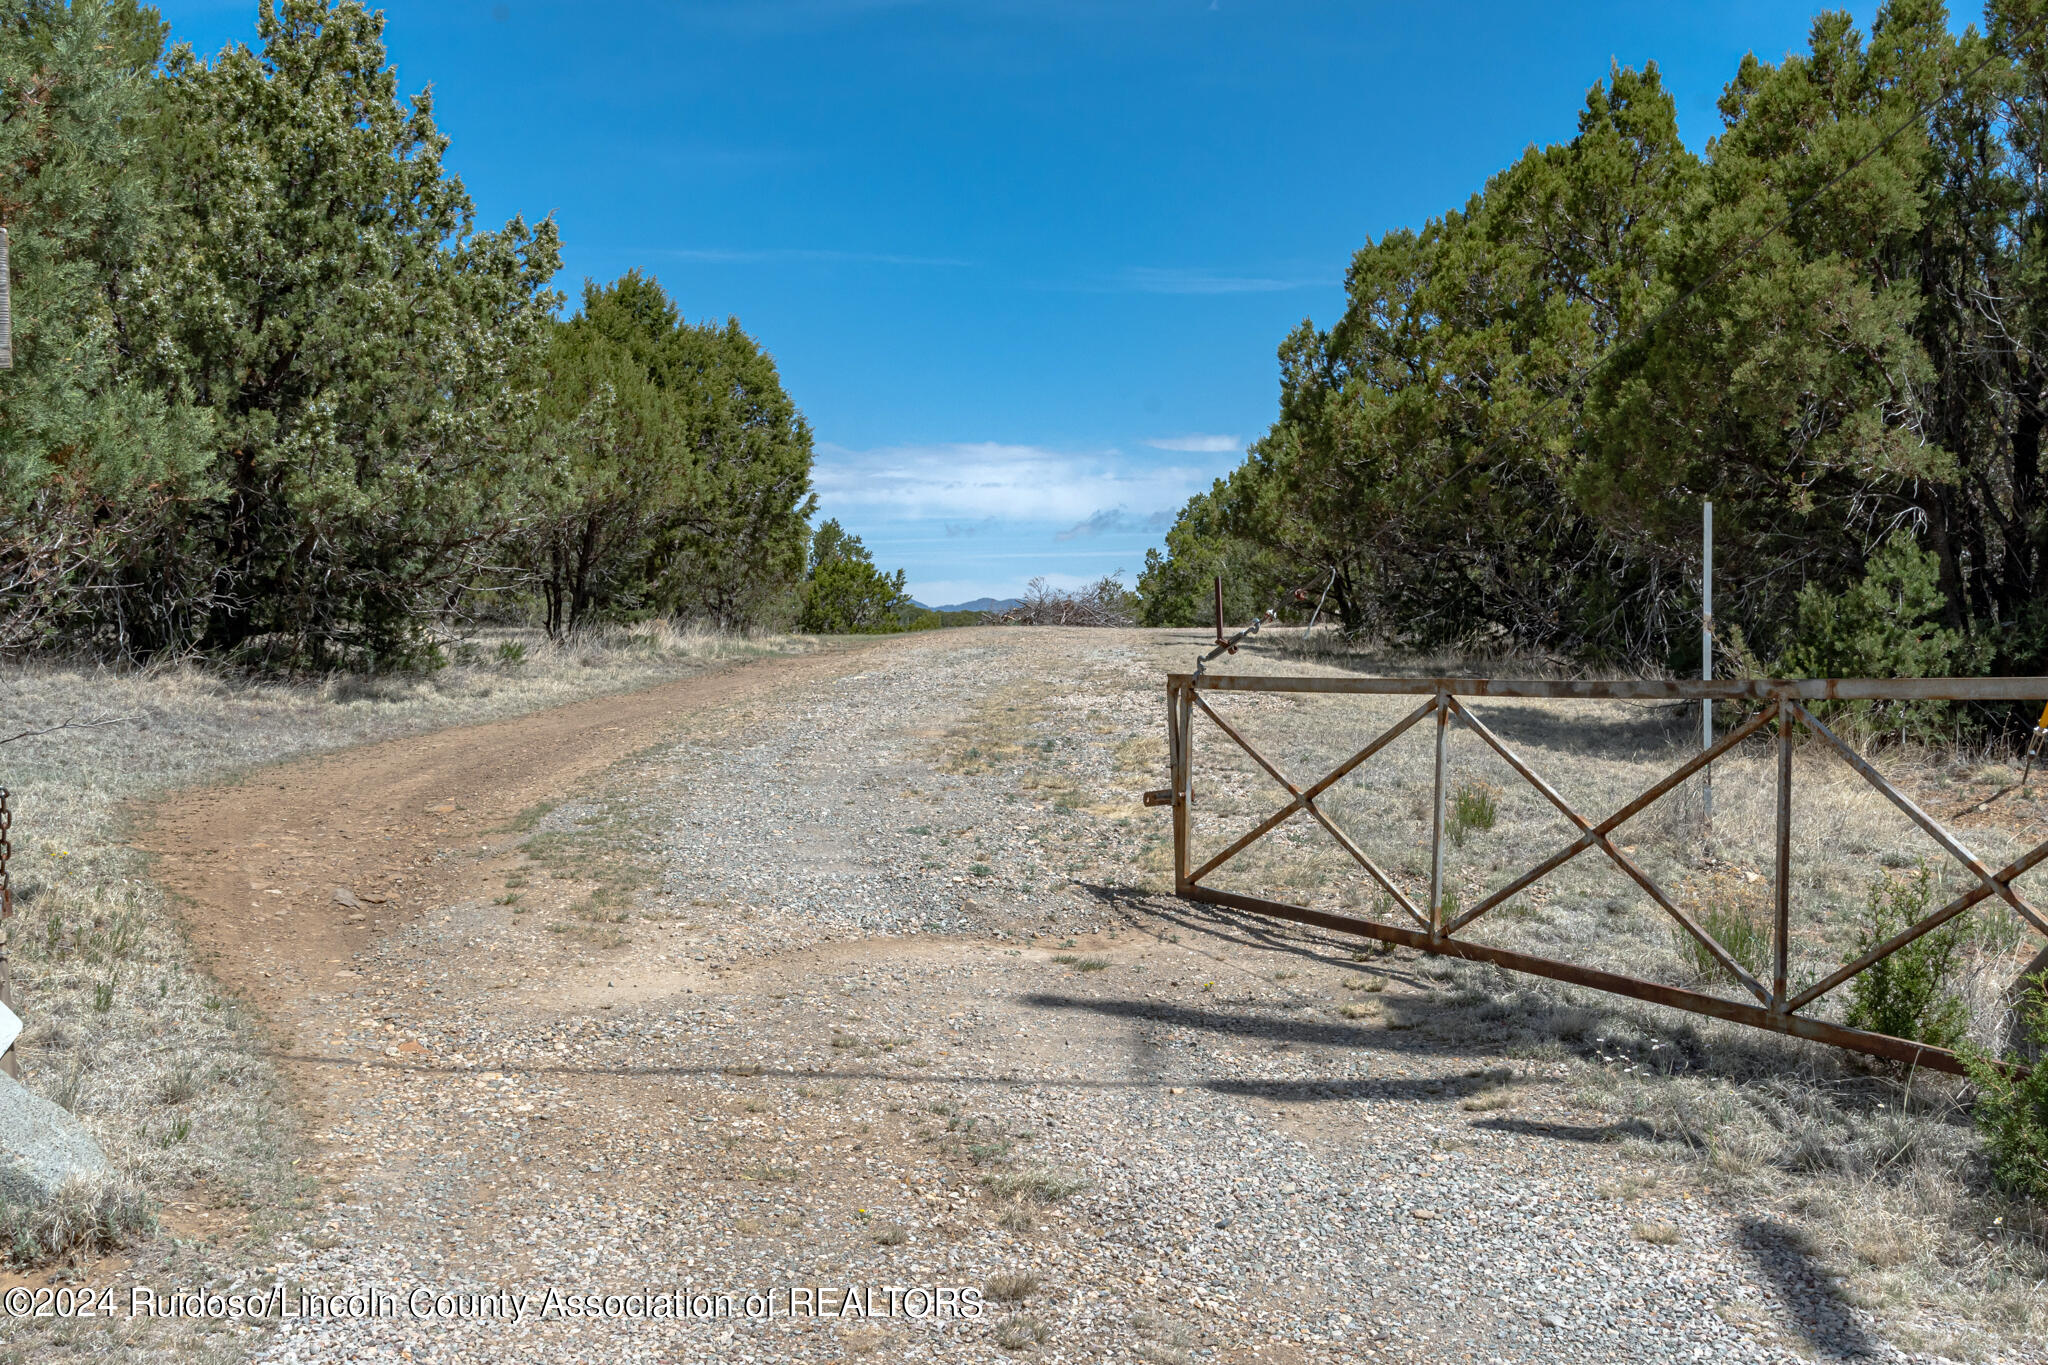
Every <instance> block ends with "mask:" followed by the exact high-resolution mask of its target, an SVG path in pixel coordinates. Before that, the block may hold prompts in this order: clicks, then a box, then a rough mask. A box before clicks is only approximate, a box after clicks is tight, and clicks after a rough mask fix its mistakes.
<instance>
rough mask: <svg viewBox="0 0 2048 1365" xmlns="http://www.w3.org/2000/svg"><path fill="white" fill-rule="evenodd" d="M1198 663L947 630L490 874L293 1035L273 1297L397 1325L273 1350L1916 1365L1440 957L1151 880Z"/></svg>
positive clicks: (597, 786)
mask: <svg viewBox="0 0 2048 1365" xmlns="http://www.w3.org/2000/svg"><path fill="white" fill-rule="evenodd" d="M1193 639H1194V637H1193V636H1192V635H1189V636H1185V637H1182V636H1171V637H1168V636H1162V635H1161V634H1159V633H1139V632H1131V633H1128V634H1116V633H1089V632H1049V631H1048V632H994V631H962V632H944V633H939V632H934V633H933V634H932V635H930V636H925V637H911V638H909V639H906V640H903V641H900V642H896V643H892V644H889V645H887V646H884V647H878V648H875V649H871V650H866V651H863V652H861V653H859V654H857V655H849V656H845V657H844V658H842V659H840V660H838V661H837V662H836V663H835V664H834V665H833V667H832V669H829V670H828V669H823V668H820V669H814V670H813V671H812V672H811V673H810V674H808V675H806V676H804V677H801V678H798V679H795V680H794V681H793V682H792V683H791V684H790V685H789V686H788V687H787V688H783V689H773V690H756V691H753V692H751V693H748V694H746V695H743V696H739V697H736V698H733V699H729V700H726V701H722V702H720V703H718V704H716V705H711V706H707V707H704V708H701V709H698V710H696V711H692V712H689V713H687V714H684V715H680V716H678V717H677V718H676V719H675V720H674V722H673V725H672V727H671V728H670V730H669V731H667V732H666V733H665V735H664V737H663V738H662V740H661V742H660V743H659V744H658V745H656V747H653V748H648V749H643V750H641V751H640V752H638V753H636V754H634V755H632V756H631V757H629V758H626V759H625V760H624V761H622V762H620V763H619V764H617V765H616V766H614V767H612V768H611V769H610V770H609V771H608V772H607V773H606V774H605V775H604V776H603V777H602V778H600V779H598V780H597V781H595V782H593V783H589V784H586V785H585V786H584V787H583V788H582V789H580V790H578V791H577V792H575V793H573V794H572V796H571V799H565V800H562V801H561V802H560V803H559V804H556V805H554V806H553V808H552V809H548V810H546V811H544V812H542V811H538V810H533V811H529V812H528V814H527V818H526V819H525V820H523V821H521V822H519V823H518V826H517V827H515V828H505V827H503V826H500V827H496V828H494V829H481V828H479V829H474V830H470V831H468V832H466V833H462V834H460V835H459V836H457V835H450V836H449V837H448V838H447V840H446V842H445V844H444V845H442V846H440V847H438V848H437V849H436V850H435V857H434V860H433V861H434V864H435V869H434V870H433V872H432V875H433V876H438V877H439V879H440V880H439V881H438V882H435V883H434V885H436V886H437V887H438V888H439V889H438V892H437V895H436V898H435V899H434V900H433V901H432V903H431V908H429V909H428V910H427V911H426V912H425V913H424V914H421V915H419V916H418V917H416V918H413V919H412V920H410V922H409V923H407V924H405V925H404V926H403V927H398V928H393V929H392V930H391V931H390V932H388V933H383V934H380V935H375V936H369V937H363V936H358V937H357V938H356V939H352V940H350V941H349V944H348V951H346V952H345V953H344V952H342V951H339V950H337V951H336V952H335V956H334V960H331V961H329V960H325V959H323V960H321V961H319V962H318V963H310V962H309V963H303V964H301V965H300V966H299V967H295V968H294V969H293V970H294V971H295V972H302V973H303V976H294V977H293V978H292V979H294V980H304V981H306V983H307V984H306V986H305V988H304V989H303V990H302V991H300V992H298V993H295V994H292V995H289V996H288V997H284V998H280V999H279V1000H278V1001H277V1002H276V1003H275V1004H273V1005H272V1006H271V1008H272V1011H273V1013H274V1014H276V1015H278V1016H279V1018H278V1023H279V1027H280V1029H281V1031H282V1032H283V1033H284V1034H285V1035H286V1037H287V1039H288V1046H289V1048H290V1049H291V1050H292V1052H293V1055H294V1056H295V1057H296V1058H297V1059H298V1063H299V1065H300V1067H301V1071H300V1074H301V1075H302V1076H303V1077H305V1078H306V1080H305V1085H306V1088H307V1089H308V1091H309V1096H311V1095H314V1094H317V1098H311V1097H309V1101H308V1103H309V1107H310V1108H311V1110H312V1112H314V1113H316V1114H317V1120H316V1121H317V1123H318V1125H319V1132H318V1133H317V1134H316V1137H317V1139H318V1143H319V1155H318V1162H319V1165H320V1170H321V1172H322V1175H323V1180H324V1184H323V1190H324V1194H323V1199H324V1201H325V1202H324V1206H323V1208H322V1211H321V1213H320V1214H319V1216H318V1217H317V1218H315V1219H314V1220H313V1221H312V1222H311V1223H310V1224H309V1225H308V1226H307V1228H306V1229H305V1230H304V1231H303V1232H301V1233H298V1234H293V1235H288V1236H286V1237H285V1238H284V1239H283V1241H282V1242H281V1243H280V1244H279V1246H280V1247H281V1253H280V1257H279V1259H277V1260H276V1261H275V1262H274V1263H272V1264H268V1265H265V1266H262V1267H260V1268H258V1269H257V1270H256V1271H254V1272H252V1274H251V1276H250V1277H249V1278H248V1280H247V1281H246V1282H245V1283H244V1284H243V1285H242V1286H241V1288H243V1289H245V1290H246V1289H248V1288H252V1287H262V1286H272V1285H282V1286H285V1287H286V1288H287V1289H288V1290H289V1291H290V1292H291V1293H293V1294H295V1295H296V1294H337V1293H347V1294H369V1295H372V1296H373V1298H372V1299H371V1300H369V1301H370V1302H372V1303H382V1304H384V1305H385V1306H386V1307H388V1309H389V1311H388V1314H386V1315H384V1316H369V1317H362V1316H354V1315H344V1316H339V1317H335V1318H331V1319H326V1320H321V1319H301V1320H299V1321H297V1322H295V1323H293V1324H292V1325H290V1326H288V1327H287V1328H285V1329H283V1330H264V1331H262V1332H260V1333H252V1334H250V1337H249V1344H250V1347H251V1349H253V1351H254V1352H255V1354H256V1357H257V1358H258V1359H262V1360H269V1361H327V1360H337V1359H362V1360H384V1359H410V1360H414V1361H511V1360H547V1361H562V1360H576V1361H593V1362H597V1361H619V1360H674V1361H720V1362H748V1361H771V1360H775V1361H781V1360H794V1361H813V1360H841V1359H849V1358H851V1359H873V1360H878V1361H899V1360H900V1361H918V1360H947V1361H953V1360H959V1361H974V1360H985V1361H994V1360H1031V1361H1044V1362H1065V1361H1131V1360H1145V1361H1154V1362H1184V1361H1204V1362H1208V1361H1219V1362H1222V1361H1263V1362H1280V1363H1282V1365H1286V1363H1287V1362H1310V1361H1314V1362H1323V1361H1417V1362H1422V1361H1474V1362H1481V1361H1515V1362H1523V1361H1528V1362H1549V1361H1555V1360H1559V1359H1572V1360H1584V1361H1639V1360H1673V1361H1695V1360H1697V1361H1788V1360H1801V1359H1804V1360H1811V1359H1820V1360H1864V1359H1877V1360H1894V1359H1907V1358H1916V1357H1909V1356H1907V1355H1905V1354H1904V1353H1902V1352H1901V1351H1900V1350H1899V1349H1898V1348H1897V1347H1896V1346H1894V1345H1893V1344H1891V1341H1892V1340H1893V1338H1894V1337H1895V1336H1896V1334H1895V1333H1888V1332H1887V1331H1886V1329H1885V1324H1883V1323H1880V1322H1878V1321H1877V1320H1875V1319H1874V1318H1873V1317H1872V1316H1871V1315H1870V1314H1869V1313H1867V1312H1866V1311H1864V1310H1863V1309H1860V1308H1857V1307H1854V1306H1852V1305H1851V1304H1849V1303H1848V1302H1846V1301H1845V1299H1844V1297H1843V1296H1842V1295H1841V1294H1840V1292H1839V1290H1838V1288H1837V1285H1836V1283H1835V1281H1834V1280H1833V1278H1832V1277H1831V1276H1829V1275H1828V1274H1827V1273H1826V1272H1825V1271H1824V1270H1823V1269H1822V1268H1821V1267H1819V1266H1818V1265H1816V1264H1815V1263H1814V1262H1813V1261H1811V1260H1810V1259H1809V1258H1808V1257H1807V1256H1806V1254H1805V1253H1803V1252H1802V1250H1801V1244H1800V1241H1799V1239H1798V1237H1797V1236H1796V1235H1795V1234H1794V1233H1793V1232H1792V1231H1791V1230H1790V1229H1788V1228H1786V1227H1784V1226H1782V1225H1781V1224H1780V1223H1779V1222H1777V1221H1776V1220H1775V1219H1774V1217H1773V1215H1772V1213H1771V1212H1770V1211H1769V1210H1767V1209H1759V1208H1751V1207H1742V1206H1739V1205H1736V1204H1733V1203H1731V1202H1729V1200H1728V1199H1727V1197H1725V1196H1723V1195H1719V1194H1714V1193H1710V1192H1709V1191H1707V1190H1706V1189H1704V1188H1702V1187H1700V1186H1699V1185H1697V1184H1694V1183H1690V1182H1689V1180H1688V1177H1687V1174H1686V1171H1687V1168H1686V1167H1685V1166H1684V1165H1683V1164H1681V1163H1674V1162H1669V1161H1662V1160H1646V1159H1644V1158H1641V1157H1632V1156H1630V1155H1628V1154H1627V1153H1626V1152H1625V1151H1624V1150H1623V1149H1622V1147H1621V1145H1620V1144H1618V1143H1617V1142H1616V1141H1614V1140H1613V1139H1614V1138H1615V1137H1616V1136H1617V1135H1618V1133H1619V1132H1620V1131H1621V1128H1620V1125H1619V1123H1618V1121H1617V1119H1616V1118H1615V1116H1613V1115H1605V1114H1601V1113H1599V1112H1595V1111H1589V1110H1588V1109H1586V1108H1584V1107H1583V1103H1582V1102H1581V1103H1578V1104H1575V1103H1574V1099H1573V1096H1574V1089H1575V1087H1574V1085H1573V1081H1572V1078H1573V1075H1574V1074H1575V1072H1574V1069H1575V1068H1576V1067H1579V1066H1581V1065H1582V1064H1583V1063H1582V1062H1580V1061H1578V1060H1576V1059H1574V1058H1572V1057H1569V1056H1563V1055H1561V1054H1558V1053H1552V1054H1550V1055H1547V1056H1535V1057H1531V1056H1526V1055H1524V1056H1514V1057H1510V1056H1504V1055H1500V1054H1499V1053H1498V1052H1490V1051H1488V1050H1487V1049H1486V1048H1485V1047H1483V1046H1480V1045H1478V1044H1475V1043H1472V1042H1471V1041H1469V1035H1466V1036H1461V1035H1460V1034H1458V1033H1457V1032H1456V1031H1455V1030H1451V1029H1446V1028H1438V1027H1436V1025H1435V1020H1436V1018H1437V1016H1438V1014H1439V1012H1440V1011H1442V1010H1443V1009H1445V1008H1447V1006H1446V1001H1447V1000H1448V999H1449V997H1450V995H1451V993H1452V992H1453V990H1454V980H1453V978H1452V977H1451V976H1450V975H1449V974H1448V973H1445V972H1444V971H1443V970H1442V968H1441V967H1440V965H1439V964H1436V963H1434V962H1432V961H1430V960H1427V959H1422V958H1418V957H1416V956H1415V955H1412V954H1409V953H1407V952H1399V953H1394V954H1392V955H1388V956H1379V955H1371V954H1363V953H1354V952H1353V951H1352V945H1350V944H1349V943H1344V942H1339V941H1338V940H1336V939H1335V938H1334V937H1325V936H1320V935H1317V934H1314V933H1309V932H1298V931H1296V930H1294V929H1291V928H1286V927H1280V926H1269V925H1264V924H1253V923H1247V922H1245V921H1244V920H1242V919H1239V918H1236V917H1233V916H1229V915H1227V914H1219V913H1216V912H1212V911H1210V910H1209V909H1207V908H1204V907H1197V906H1191V905H1188V904H1183V903H1181V902H1179V901H1176V900H1174V899H1172V898H1170V897H1167V896H1163V895H1160V894H1159V893H1158V891H1157V890H1156V889H1153V888H1156V887H1157V885H1158V883H1159V869H1160V867H1161V866H1162V864H1161V862H1160V857H1161V853H1160V842H1159V841H1160V839H1161V836H1162V835H1163V834H1164V833H1165V831H1166V820H1167V816H1166V812H1164V811H1146V810H1143V809H1141V808H1140V807H1139V806H1138V804H1137V796H1138V794H1139V793H1140V791H1141V790H1142V789H1143V788H1145V787H1147V786H1152V785H1157V784H1158V782H1159V781H1160V774H1159V772H1158V771H1157V764H1156V762H1148V761H1147V756H1148V755H1149V754H1150V753H1151V750H1149V749H1147V748H1146V747H1145V746H1146V745H1147V744H1148V743H1150V742H1152V738H1151V737H1152V736H1153V735H1154V732H1155V731H1156V730H1157V729H1158V728H1159V721H1158V717H1159V715H1160V713H1161V704H1160V699H1159V692H1160V682H1159V680H1160V676H1161V674H1162V672H1163V671H1164V669H1165V668H1166V667H1167V666H1169V665H1174V666H1181V667H1185V665H1186V662H1187V656H1188V654H1189V652H1190V647H1191V645H1192V643H1193ZM422 799H424V798H422ZM355 875H356V876H357V877H358V879H359V881H362V882H364V883H365V884H366V883H367V880H368V874H367V873H365V872H360V871H359V872H358V873H357V874H355ZM421 875H424V874H421ZM259 880H260V878H259ZM251 885H252V886H253V885H254V883H253V882H252V883H251ZM354 889H355V891H363V890H364V889H365V887H364V885H357V886H356V887H355V888H354ZM381 903H382V902H373V904H381ZM337 913H338V912H337ZM322 951H326V950H325V949H323V950H322ZM849 1287H855V1288H856V1289H857V1291H858V1292H857V1293H855V1294H854V1295H853V1296H852V1297H851V1298H850V1299H849V1297H848V1295H847V1292H846V1291H847V1290H848V1288H849ZM222 1288H224V1289H225V1288H229V1286H222ZM792 1289H795V1290H797V1291H798V1297H797V1299H796V1304H797V1306H798V1309H799V1311H797V1312H795V1313H793V1314H792V1313H791V1312H789V1311H788V1309H789V1307H790V1304H791V1297H790V1291H791V1290H792ZM416 1290H425V1291H428V1296H429V1297H428V1299H426V1300H415V1299H414V1298H413V1297H412V1296H413V1295H414V1292H415V1291H416ZM550 1291H553V1292H554V1293H555V1294H556V1295H557V1296H558V1297H557V1299H556V1300H555V1301H554V1302H553V1303H552V1304H550V1302H549V1300H548V1295H549V1293H550ZM806 1292H808V1293H809V1295H810V1298H809V1299H808V1300H806V1299H805V1297H804V1294H805V1293H806ZM589 1293H598V1294H610V1295H616V1296H620V1297H619V1298H617V1299H616V1300H615V1301H614V1302H613V1303H612V1304H610V1305H606V1304H604V1303H603V1302H602V1301H600V1303H599V1305H598V1312H597V1314H596V1315H585V1316H581V1317H574V1316H567V1314H568V1313H569V1312H570V1311H571V1310H570V1308H569V1307H568V1298H567V1296H571V1295H584V1294H589ZM721 1293H729V1294H730V1295H732V1296H733V1297H732V1298H731V1300H730V1301H729V1304H728V1305H726V1307H728V1308H729V1313H728V1314H727V1315H723V1316H721V1315H719V1310H720V1307H721V1305H720V1303H719V1300H718V1298H717V1297H716V1296H718V1295H719V1294H721ZM442 1294H446V1295H447V1296H448V1297H446V1298H440V1299H436V1298H434V1297H433V1296H436V1295H442ZM636 1294H646V1295H651V1297H648V1298H640V1299H636V1298H633V1297H631V1296H633V1295H636ZM755 1294H758V1295H762V1296H766V1297H767V1299H768V1301H769V1304H770V1306H771V1311H770V1312H769V1313H768V1314H767V1315H765V1316H759V1317H756V1316H750V1315H749V1314H748V1312H747V1296H749V1295H755ZM375 1295H387V1296H389V1297H388V1299H386V1300H379V1299H376V1298H375V1297H374V1296H375ZM507 1295H513V1296H516V1295H527V1296H531V1297H530V1298H529V1299H528V1300H527V1301H526V1304H525V1307H524V1310H523V1311H521V1310H520V1309H518V1307H517V1306H516V1304H517V1301H516V1299H507V1298H506V1297H504V1296H507ZM807 1304H811V1305H816V1306H806V1305H807ZM892 1305H893V1308H894V1310H895V1311H893V1312H892V1311H891V1308H892ZM416 1307H425V1308H426V1309H428V1310H429V1311H427V1312H425V1313H416V1312H415V1311H414V1309H415V1308H416ZM678 1308H680V1309H681V1311H682V1312H683V1314H684V1315H685V1318H684V1320H682V1321H676V1320H673V1319H672V1318H671V1317H669V1316H667V1315H668V1314H670V1313H672V1312H674V1311H675V1310H676V1309H678ZM821 1310H822V1311H821ZM870 1310H872V1312H870ZM636 1314H638V1315H640V1316H636ZM1923 1325H1924V1324H1923ZM2015 1358H2016V1357H2015Z"/></svg>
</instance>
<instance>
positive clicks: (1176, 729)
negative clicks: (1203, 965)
mask: <svg viewBox="0 0 2048 1365" xmlns="http://www.w3.org/2000/svg"><path fill="white" fill-rule="evenodd" d="M1193 697H1194V693H1193V692H1192V691H1191V690H1190V689H1189V688H1187V687H1186V686H1184V685H1175V686H1172V687H1170V688H1169V689H1168V693H1167V713H1168V714H1167V723H1168V725H1169V726H1170V727H1171V728H1170V733H1169V734H1168V736H1167V744H1168V746H1169V748H1170V751H1171V757H1172V762H1173V884H1174V888H1175V891H1176V893H1177V894H1180V895H1186V894H1187V892H1188V891H1189V890H1190V889H1191V888H1192V887H1193V886H1194V883H1193V882H1191V881H1189V880H1188V815H1189V811H1188V807H1189V806H1190V805H1191V804H1193V800H1194V779H1193V776H1192V774H1193V771H1194V762H1193V756H1192V755H1191V754H1189V753H1188V748H1189V746H1190V745H1191V744H1193V743H1194V724H1193V721H1194V707H1193V705H1192V701H1193Z"/></svg>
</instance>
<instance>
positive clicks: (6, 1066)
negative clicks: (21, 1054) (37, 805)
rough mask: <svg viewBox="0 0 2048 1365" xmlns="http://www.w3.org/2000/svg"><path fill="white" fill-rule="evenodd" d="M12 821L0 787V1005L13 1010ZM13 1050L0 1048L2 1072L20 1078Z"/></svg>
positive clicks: (18, 1061) (9, 1046)
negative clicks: (9, 871)
mask: <svg viewBox="0 0 2048 1365" xmlns="http://www.w3.org/2000/svg"><path fill="white" fill-rule="evenodd" d="M13 823H14V811H13V808H12V807H11V806H10V805H9V804H8V792H7V789H6V788H5V787H0V1005H5V1006H6V1007H7V1008H8V1009H10V1010H12V1009H13V1008H14V973H13V969H12V968H11V967H9V966H8V962H7V959H8V956H9V954H10V951H11V950H12V948H13V942H12V940H13V938H14V883H13V882H11V881H10V880H8V875H7V859H8V855H10V854H11V853H13V852H14V849H13V846H12V845H11V844H9V843H8V840H7V830H8V827H9V826H11V825H12V824H13ZM14 1054H15V1048H14V1046H13V1045H12V1044H9V1045H8V1048H7V1050H6V1051H5V1052H0V1072H5V1073H6V1074H7V1075H9V1076H12V1077H14V1079H16V1080H20V1079H21V1059H20V1058H18V1057H16V1056H15V1055H14Z"/></svg>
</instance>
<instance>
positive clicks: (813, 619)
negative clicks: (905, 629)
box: [797, 520, 910, 635]
mask: <svg viewBox="0 0 2048 1365" xmlns="http://www.w3.org/2000/svg"><path fill="white" fill-rule="evenodd" d="M903 582H904V575H903V570H901V569H898V570H896V572H895V573H893V574H887V573H883V572H882V571H881V570H880V569H877V568H876V567H875V558H874V556H873V555H871V554H869V553H868V548H867V546H865V545H863V544H861V540H860V537H859V536H854V535H848V534H847V533H846V530H845V528H844V527H842V526H840V524H839V523H838V522H837V521H832V520H827V521H824V522H822V523H820V524H819V526H818V529H817V531H816V532H815V533H813V535H812V537H811V551H810V562H809V572H808V573H807V575H806V580H805V583H804V599H803V612H802V615H801V616H799V617H798V620H797V626H798V629H800V630H806V631H810V632H812V633H814V634H818V635H847V634H852V633H855V632H861V631H877V630H895V629H897V628H898V627H899V625H900V624H901V622H900V618H901V615H902V612H903V609H904V608H905V607H907V606H909V605H910V597H909V594H907V593H905V592H904V590H903Z"/></svg>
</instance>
